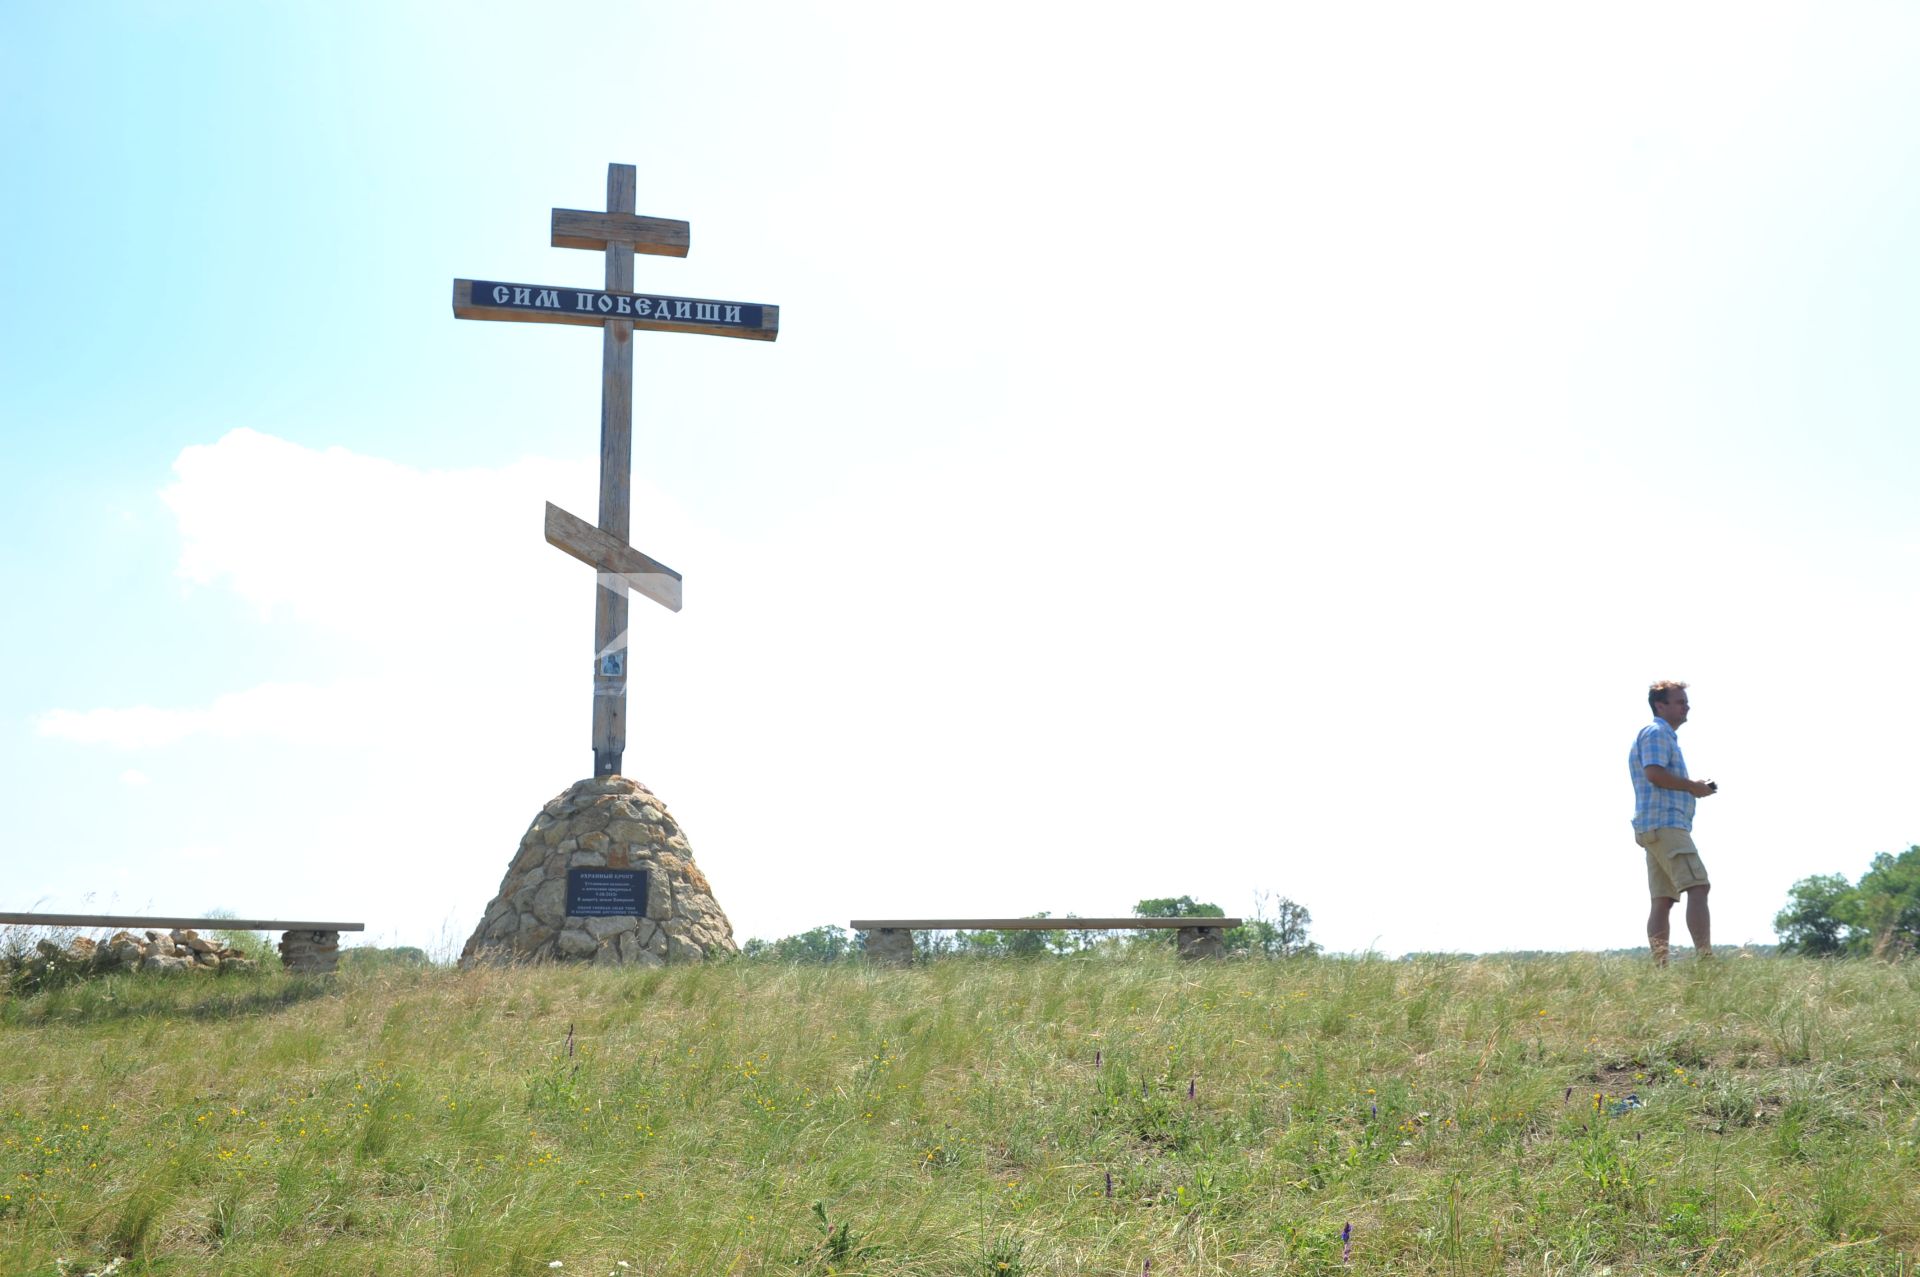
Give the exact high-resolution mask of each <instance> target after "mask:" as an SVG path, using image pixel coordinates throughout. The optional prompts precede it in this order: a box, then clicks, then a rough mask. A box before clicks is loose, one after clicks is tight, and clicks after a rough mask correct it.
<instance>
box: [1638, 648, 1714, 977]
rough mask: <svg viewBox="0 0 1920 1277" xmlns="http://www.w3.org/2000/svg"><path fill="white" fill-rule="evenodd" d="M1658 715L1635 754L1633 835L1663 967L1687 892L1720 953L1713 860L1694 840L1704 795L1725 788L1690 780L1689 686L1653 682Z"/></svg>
mask: <svg viewBox="0 0 1920 1277" xmlns="http://www.w3.org/2000/svg"><path fill="white" fill-rule="evenodd" d="M1647 704H1648V705H1649V706H1651V707H1652V709H1653V721H1652V722H1651V723H1648V724H1647V725H1646V726H1645V727H1643V728H1641V729H1640V735H1639V736H1638V737H1636V738H1635V739H1634V742H1633V753H1632V754H1630V755H1628V758H1627V766H1628V770H1629V771H1631V772H1632V774H1633V840H1634V841H1635V842H1637V843H1639V844H1640V845H1641V846H1642V847H1644V848H1646V852H1647V892H1648V894H1649V895H1651V896H1652V897H1653V910H1652V912H1650V913H1649V914H1648V915H1647V944H1648V946H1649V947H1651V948H1652V950H1653V962H1654V965H1655V966H1660V967H1664V966H1666V965H1667V936H1668V919H1669V918H1670V917H1671V916H1672V913H1673V906H1674V905H1675V903H1677V902H1678V901H1679V899H1680V895H1681V893H1682V892H1684V893H1686V897H1687V933H1688V934H1689V935H1691V936H1692V937H1693V947H1694V949H1695V951H1697V952H1698V953H1699V955H1700V956H1701V957H1703V958H1710V957H1712V956H1713V924H1712V921H1711V919H1710V918H1709V917H1708V915H1707V889H1708V887H1709V886H1710V885H1711V884H1709V883H1708V882H1707V867H1706V866H1705V865H1704V864H1702V863H1701V862H1700V853H1699V851H1698V850H1697V849H1695V847H1694V845H1693V806H1694V802H1695V800H1696V799H1701V798H1705V797H1707V796H1708V795H1709V794H1716V793H1718V792H1720V787H1719V786H1718V785H1716V784H1714V783H1713V782H1712V781H1710V780H1688V779H1687V760H1686V759H1684V758H1682V757H1681V756H1680V736H1679V733H1678V728H1679V726H1680V724H1682V723H1684V722H1686V721H1687V685H1686V684H1685V683H1676V682H1673V681H1671V680H1668V679H1663V680H1661V681H1660V682H1658V683H1655V684H1654V685H1653V686H1652V687H1650V688H1648V689H1647Z"/></svg>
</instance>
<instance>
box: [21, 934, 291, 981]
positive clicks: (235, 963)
mask: <svg viewBox="0 0 1920 1277" xmlns="http://www.w3.org/2000/svg"><path fill="white" fill-rule="evenodd" d="M34 949H35V951H36V952H37V953H39V955H40V957H41V958H42V959H44V960H45V961H48V962H60V963H66V964H69V965H70V966H73V967H77V968H80V969H82V970H87V971H95V972H99V973H100V974H103V975H104V974H106V973H107V972H110V971H192V972H196V973H198V974H201V975H210V974H212V973H213V972H216V971H222V970H225V971H251V970H253V968H254V962H253V959H252V958H249V957H247V956H246V955H245V954H243V953H241V952H240V951H239V950H238V949H230V948H227V947H225V946H224V945H222V944H220V943H219V942H218V941H214V940H207V939H203V938H202V937H201V935H200V933H199V932H198V931H194V930H193V929H191V928H183V929H179V930H174V931H148V932H146V933H144V935H139V936H136V935H134V934H133V933H132V932H130V931H116V932H114V933H113V934H112V935H111V936H109V937H107V939H106V940H105V941H104V942H102V941H94V940H89V939H88V938H87V937H85V936H76V937H74V939H73V940H72V941H70V942H69V943H68V944H67V946H66V948H64V949H63V948H61V947H60V946H59V945H57V944H55V943H54V942H53V941H51V940H42V941H40V942H39V943H38V944H36V945H35V946H34Z"/></svg>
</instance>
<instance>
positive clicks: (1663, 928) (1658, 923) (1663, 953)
mask: <svg viewBox="0 0 1920 1277" xmlns="http://www.w3.org/2000/svg"><path fill="white" fill-rule="evenodd" d="M1675 903H1677V902H1675V901H1673V900H1670V899H1668V898H1667V897H1666V896H1655V897H1654V898H1653V909H1652V911H1651V912H1650V913H1648V914H1647V947H1648V948H1649V949H1651V950H1653V965H1654V966H1656V967H1664V966H1666V965H1667V937H1668V935H1669V934H1670V932H1671V927H1670V924H1669V919H1670V918H1671V917H1672V915H1673V906H1674V905H1675ZM1688 916H1689V918H1691V916H1692V915H1691V913H1689V915H1688Z"/></svg>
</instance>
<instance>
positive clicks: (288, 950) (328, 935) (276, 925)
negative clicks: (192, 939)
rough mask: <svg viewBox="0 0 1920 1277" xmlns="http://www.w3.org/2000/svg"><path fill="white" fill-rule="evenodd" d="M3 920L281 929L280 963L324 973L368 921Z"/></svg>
mask: <svg viewBox="0 0 1920 1277" xmlns="http://www.w3.org/2000/svg"><path fill="white" fill-rule="evenodd" d="M0 923H11V924H13V925H16V926H23V927H112V928H114V929H115V930H117V931H143V930H149V929H154V930H158V929H162V928H164V929H167V930H172V929H174V928H177V927H191V928H194V929H196V930H197V929H200V928H203V927H204V928H206V929H207V930H209V931H278V932H280V933H281V935H280V963H281V965H282V966H284V967H286V969H287V970H289V971H304V972H308V973H311V974H316V975H324V974H325V973H327V972H329V971H332V970H333V969H334V966H335V965H336V964H337V963H338V962H339V961H340V933H341V932H342V931H365V930H366V929H367V924H366V923H364V922H285V921H271V920H269V921H261V920H260V919H257V918H144V917H140V918H136V917H130V916H127V915H123V914H112V913H0Z"/></svg>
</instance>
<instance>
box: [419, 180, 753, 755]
mask: <svg viewBox="0 0 1920 1277" xmlns="http://www.w3.org/2000/svg"><path fill="white" fill-rule="evenodd" d="M633 210H634V168H633V165H631V164H609V165H608V166H607V211H606V212H604V213H596V212H588V211H584V210H581V209H572V208H556V209H554V210H553V241H552V242H553V246H554V247H555V248H590V249H599V250H603V251H605V253H606V255H607V286H606V288H605V289H579V288H560V287H546V286H542V285H539V284H505V283H498V282H496V281H493V280H483V279H456V280H454V281H453V313H454V315H455V316H457V317H458V318H460V319H505V320H514V321H518V322H522V323H535V324H589V325H592V326H594V327H596V328H599V329H601V330H602V333H603V336H602V337H601V348H600V349H601V355H600V522H599V524H598V525H597V526H596V525H595V524H591V523H588V522H587V521H586V520H585V519H581V518H578V517H576V516H574V515H571V514H568V513H567V512H566V511H565V510H562V509H561V508H560V507H559V506H557V505H554V504H553V503H552V502H551V501H549V502H548V503H547V540H548V541H550V542H552V543H553V544H554V545H556V546H558V547H559V548H560V549H562V550H565V551H566V552H567V553H568V554H571V555H572V556H573V557H574V558H576V559H579V560H581V561H582V562H583V563H587V564H590V565H592V566H593V567H594V568H596V569H598V573H597V575H598V578H599V580H598V586H597V588H596V589H595V590H594V613H593V647H594V658H593V774H594V775H595V776H613V775H617V774H618V773H619V771H620V755H621V753H622V752H624V751H625V749H626V745H627V646H628V643H627V591H628V590H637V591H639V592H640V593H641V594H643V595H645V596H646V597H648V598H650V599H652V600H653V601H654V602H656V603H659V604H661V605H662V606H664V607H666V608H668V609H669V610H671V611H675V612H678V611H679V610H680V574H679V573H678V572H675V571H674V570H673V569H672V568H669V567H666V566H664V565H662V564H660V563H656V562H655V561H654V560H652V559H650V558H648V557H647V556H646V555H644V554H642V553H640V552H639V551H638V550H636V549H634V548H633V547H632V546H630V545H628V544H627V536H628V531H627V525H628V518H627V515H628V501H629V495H630V489H631V487H632V481H633V330H634V329H636V328H645V329H653V330H656V331H659V332H669V333H706V334H709V335H711V336H716V337H752V338H756V339H758V340H760V341H772V340H774V338H776V337H778V336H779V334H780V308H779V307H778V306H764V305H756V304H749V303H746V302H721V301H706V300H703V299H700V298H695V297H663V296H661V295H659V294H657V293H636V292H634V291H633V255H634V254H635V253H649V254H654V255H657V256H664V257H685V256H686V255H687V243H688V226H687V223H685V222H676V221H671V220H669V219H666V218H660V217H638V216H635V214H634V211H633Z"/></svg>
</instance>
